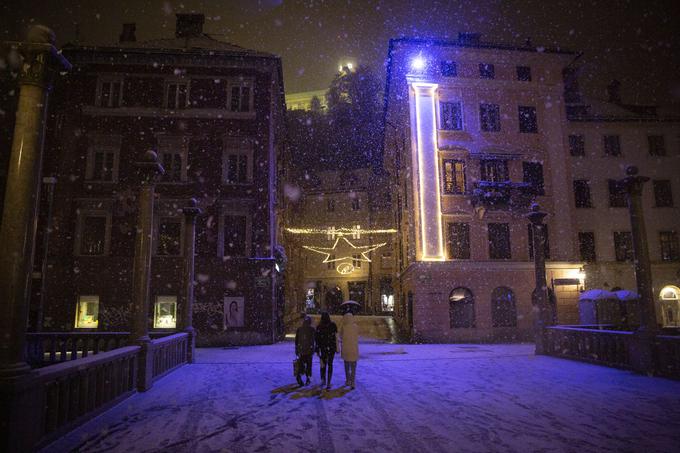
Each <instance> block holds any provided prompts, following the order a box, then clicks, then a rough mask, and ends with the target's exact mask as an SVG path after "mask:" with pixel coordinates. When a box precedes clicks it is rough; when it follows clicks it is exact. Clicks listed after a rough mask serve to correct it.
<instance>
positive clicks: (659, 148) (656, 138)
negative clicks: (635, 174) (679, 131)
mask: <svg viewBox="0 0 680 453" xmlns="http://www.w3.org/2000/svg"><path fill="white" fill-rule="evenodd" d="M647 142H648V143H649V155H650V156H665V155H666V143H665V140H664V137H663V135H648V136H647Z"/></svg>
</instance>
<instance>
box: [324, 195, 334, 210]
mask: <svg viewBox="0 0 680 453" xmlns="http://www.w3.org/2000/svg"><path fill="white" fill-rule="evenodd" d="M326 211H328V212H334V211H335V200H334V199H333V198H329V199H328V200H326Z"/></svg>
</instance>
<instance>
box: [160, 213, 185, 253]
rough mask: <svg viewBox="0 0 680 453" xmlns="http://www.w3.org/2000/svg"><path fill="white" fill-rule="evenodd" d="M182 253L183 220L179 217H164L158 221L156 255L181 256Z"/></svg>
mask: <svg viewBox="0 0 680 453" xmlns="http://www.w3.org/2000/svg"><path fill="white" fill-rule="evenodd" d="M181 254H182V222H181V220H180V219H179V218H178V217H162V218H161V219H160V220H159V221H158V239H157V240H156V255H160V256H180V255H181Z"/></svg>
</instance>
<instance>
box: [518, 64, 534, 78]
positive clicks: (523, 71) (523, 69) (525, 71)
mask: <svg viewBox="0 0 680 453" xmlns="http://www.w3.org/2000/svg"><path fill="white" fill-rule="evenodd" d="M517 80H519V81H520V82H531V68H530V67H529V66H517Z"/></svg>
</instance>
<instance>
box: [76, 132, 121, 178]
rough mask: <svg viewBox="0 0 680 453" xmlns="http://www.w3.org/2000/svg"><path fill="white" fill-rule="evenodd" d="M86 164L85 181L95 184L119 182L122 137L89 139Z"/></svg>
mask: <svg viewBox="0 0 680 453" xmlns="http://www.w3.org/2000/svg"><path fill="white" fill-rule="evenodd" d="M89 141H90V144H89V147H88V151H87V162H86V164H85V179H86V180H87V181H93V182H117V181H118V164H119V156H120V143H121V138H120V137H117V136H115V137H112V136H106V137H104V136H97V137H91V138H89Z"/></svg>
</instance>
